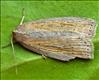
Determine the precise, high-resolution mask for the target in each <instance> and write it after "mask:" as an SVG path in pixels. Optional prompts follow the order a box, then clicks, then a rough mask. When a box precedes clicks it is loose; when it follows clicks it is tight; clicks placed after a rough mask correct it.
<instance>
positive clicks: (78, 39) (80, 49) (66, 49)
mask: <svg viewBox="0 0 99 80" xmlns="http://www.w3.org/2000/svg"><path fill="white" fill-rule="evenodd" d="M94 34H95V22H94V21H93V20H91V19H83V18H76V17H64V18H52V19H44V20H37V21H32V22H28V23H24V24H23V25H21V26H19V27H18V28H17V29H16V30H15V31H14V32H13V36H14V39H15V40H16V41H17V42H19V43H20V44H22V45H23V46H24V47H25V48H27V49H29V50H31V51H34V52H37V53H39V54H42V55H45V56H48V57H51V58H54V59H58V60H62V61H68V60H70V59H74V58H76V57H79V58H85V59H92V58H93V56H92V53H93V49H92V48H93V44H92V42H91V38H92V37H93V35H94Z"/></svg>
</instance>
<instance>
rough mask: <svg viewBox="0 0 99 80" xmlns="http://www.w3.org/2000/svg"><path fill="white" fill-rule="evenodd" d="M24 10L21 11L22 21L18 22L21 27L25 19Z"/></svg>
mask: <svg viewBox="0 0 99 80" xmlns="http://www.w3.org/2000/svg"><path fill="white" fill-rule="evenodd" d="M24 13H25V12H24V8H23V9H22V19H21V22H20V25H22V24H23V21H24V18H25V16H24Z"/></svg>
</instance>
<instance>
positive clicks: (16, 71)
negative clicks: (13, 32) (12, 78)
mask: <svg viewBox="0 0 99 80" xmlns="http://www.w3.org/2000/svg"><path fill="white" fill-rule="evenodd" d="M11 46H12V50H13V57H14V62H15V73H16V75H17V73H18V70H17V65H16V56H15V49H14V44H13V37H11Z"/></svg>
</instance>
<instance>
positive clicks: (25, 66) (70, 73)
mask: <svg viewBox="0 0 99 80" xmlns="http://www.w3.org/2000/svg"><path fill="white" fill-rule="evenodd" d="M22 8H25V21H24V22H28V21H32V20H37V19H42V18H51V17H65V16H79V17H89V18H93V19H95V20H96V22H97V24H98V23H99V2H98V1H1V46H4V45H7V44H9V43H10V39H11V34H12V31H13V30H14V29H15V28H16V27H17V26H18V25H19V23H20V20H21V17H22V16H21V12H22ZM93 43H94V46H95V51H94V55H95V58H94V59H93V60H83V59H75V60H71V61H69V62H60V61H57V60H53V59H50V58H47V59H45V60H44V59H42V57H41V56H40V55H38V54H36V53H34V52H30V51H28V50H26V49H24V48H23V47H22V46H20V45H19V44H14V47H15V53H16V55H15V56H16V61H15V60H14V56H13V53H12V48H11V46H9V47H7V48H3V49H1V79H2V80H98V79H99V76H98V74H99V54H98V53H99V26H97V31H96V36H95V38H94V39H93ZM16 68H17V71H18V72H17V74H16V72H15V71H16V70H15V69H16Z"/></svg>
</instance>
